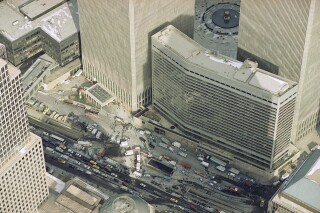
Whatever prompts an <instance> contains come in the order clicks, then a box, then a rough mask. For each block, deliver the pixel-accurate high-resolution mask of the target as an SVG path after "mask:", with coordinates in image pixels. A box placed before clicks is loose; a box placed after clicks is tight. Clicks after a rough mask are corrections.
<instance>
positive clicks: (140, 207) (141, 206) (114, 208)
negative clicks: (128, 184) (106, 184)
mask: <svg viewBox="0 0 320 213" xmlns="http://www.w3.org/2000/svg"><path fill="white" fill-rule="evenodd" d="M149 212H150V208H149V205H148V203H147V202H146V201H144V200H143V199H141V198H140V197H138V196H134V195H130V194H122V195H116V196H112V197H110V198H109V199H108V200H107V201H106V202H105V203H104V204H103V205H102V207H101V208H100V211H99V213H149Z"/></svg>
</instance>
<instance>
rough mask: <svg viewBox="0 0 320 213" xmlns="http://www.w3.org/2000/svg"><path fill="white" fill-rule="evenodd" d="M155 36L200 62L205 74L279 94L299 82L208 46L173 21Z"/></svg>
mask: <svg viewBox="0 0 320 213" xmlns="http://www.w3.org/2000/svg"><path fill="white" fill-rule="evenodd" d="M153 38H155V39H157V41H158V42H160V43H162V44H163V45H164V46H165V47H166V48H168V49H170V50H171V51H172V52H174V53H176V54H177V55H178V56H179V57H183V59H184V60H185V61H187V62H191V63H192V65H196V66H198V67H199V69H198V70H199V72H202V73H203V75H205V76H208V75H210V74H212V73H215V74H217V75H220V76H222V77H225V78H228V79H230V80H234V81H238V82H242V83H244V84H246V85H247V86H249V87H251V88H256V89H258V90H260V91H265V92H267V93H271V94H273V95H275V96H279V95H281V94H283V93H284V92H286V91H287V90H288V89H289V88H291V87H293V86H294V85H296V84H297V83H295V82H293V81H290V80H287V79H284V78H282V77H280V76H277V75H274V74H272V73H269V72H267V71H264V70H261V69H259V68H257V64H256V63H253V62H251V61H245V62H240V61H237V60H235V59H231V58H229V57H226V56H223V55H220V54H218V53H215V52H212V51H210V50H207V49H205V48H204V47H202V46H201V45H199V44H198V43H196V42H195V41H193V40H192V39H190V38H189V37H188V36H186V35H184V34H183V33H182V32H180V31H179V30H178V29H176V28H175V27H173V26H171V25H169V26H167V27H166V28H165V29H163V30H162V31H160V32H158V33H156V34H155V35H153Z"/></svg>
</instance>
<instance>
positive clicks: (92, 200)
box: [67, 185, 98, 205]
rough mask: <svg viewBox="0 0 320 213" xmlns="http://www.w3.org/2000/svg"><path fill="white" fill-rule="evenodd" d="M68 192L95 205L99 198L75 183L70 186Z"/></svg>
mask: <svg viewBox="0 0 320 213" xmlns="http://www.w3.org/2000/svg"><path fill="white" fill-rule="evenodd" d="M67 192H69V193H70V194H72V195H74V196H77V197H78V198H79V199H80V200H82V201H84V202H86V203H88V204H89V205H94V204H95V203H96V202H97V200H98V199H97V198H95V197H93V196H92V195H90V194H88V193H87V192H85V191H83V190H82V189H80V188H78V187H76V186H74V185H71V186H69V188H68V189H67Z"/></svg>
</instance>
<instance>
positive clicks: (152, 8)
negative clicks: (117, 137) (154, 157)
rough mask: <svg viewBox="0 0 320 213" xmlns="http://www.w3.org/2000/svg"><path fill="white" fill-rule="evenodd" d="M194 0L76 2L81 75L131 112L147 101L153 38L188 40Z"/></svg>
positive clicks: (191, 24)
mask: <svg viewBox="0 0 320 213" xmlns="http://www.w3.org/2000/svg"><path fill="white" fill-rule="evenodd" d="M194 2H195V1H194V0H161V1H159V0H118V1H114V0H95V1H94V3H93V2H92V1H87V0H78V8H79V22H80V29H81V50H82V60H83V61H82V62H83V69H84V74H85V75H86V76H87V77H88V78H90V79H92V80H95V81H97V82H99V83H101V84H102V85H104V86H105V87H106V88H107V89H108V90H109V92H110V93H111V94H112V95H115V96H116V98H117V100H118V101H119V102H122V103H123V104H124V105H125V106H127V107H128V109H130V110H132V111H135V110H137V109H138V108H139V107H140V106H142V105H146V104H148V103H150V102H151V63H150V62H151V35H153V34H154V33H156V32H157V31H159V30H160V29H162V28H163V27H164V26H167V25H168V24H173V25H174V26H176V27H177V28H178V29H180V30H181V31H183V32H184V33H186V34H187V35H188V36H190V37H192V34H193V21H194V6H195V4H194Z"/></svg>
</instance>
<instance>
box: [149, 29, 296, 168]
mask: <svg viewBox="0 0 320 213" xmlns="http://www.w3.org/2000/svg"><path fill="white" fill-rule="evenodd" d="M256 66H257V65H256V63H253V62H251V61H245V62H244V63H242V62H240V61H236V60H234V59H231V58H228V57H224V56H222V55H219V54H217V53H212V52H211V51H209V50H207V49H205V48H203V47H202V46H200V45H199V44H197V43H196V42H195V41H193V40H192V39H190V38H188V37H187V36H186V35H184V34H183V33H181V32H180V31H179V30H177V29H176V28H174V27H173V26H168V27H166V28H165V29H163V30H162V31H160V32H158V33H156V34H155V35H153V36H152V87H153V98H152V102H153V105H154V106H155V108H156V109H157V110H159V111H160V112H161V113H162V114H164V115H165V116H166V117H168V118H169V119H170V120H171V121H173V122H175V123H177V124H178V126H179V127H180V128H181V129H182V130H184V131H185V132H187V133H189V134H191V135H193V136H195V137H198V138H199V137H200V138H202V139H201V140H200V141H201V142H203V141H205V140H206V141H207V144H208V145H210V146H212V147H214V148H220V149H221V150H224V151H227V152H229V153H230V155H231V156H232V157H233V159H235V160H240V161H242V162H245V163H247V164H250V165H253V166H254V167H256V168H260V169H264V170H266V171H268V172H270V171H273V170H275V169H277V168H278V167H279V166H280V165H281V164H282V163H283V162H284V160H286V159H287V158H288V148H289V143H290V134H291V128H292V120H293V112H294V106H295V101H296V92H297V83H295V82H292V81H290V80H287V79H284V78H281V77H279V76H277V75H274V74H271V73H268V72H266V71H264V70H261V69H258V68H257V67H256ZM203 139H204V140H203Z"/></svg>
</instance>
